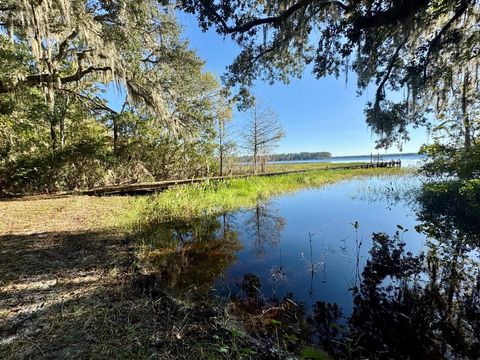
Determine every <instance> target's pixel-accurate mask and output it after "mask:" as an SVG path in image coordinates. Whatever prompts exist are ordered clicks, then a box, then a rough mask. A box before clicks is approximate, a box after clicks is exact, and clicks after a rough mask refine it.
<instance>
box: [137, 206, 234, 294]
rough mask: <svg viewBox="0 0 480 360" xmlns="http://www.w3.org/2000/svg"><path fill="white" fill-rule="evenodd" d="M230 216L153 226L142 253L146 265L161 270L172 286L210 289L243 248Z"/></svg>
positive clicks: (166, 282) (162, 278) (156, 271)
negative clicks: (147, 244)
mask: <svg viewBox="0 0 480 360" xmlns="http://www.w3.org/2000/svg"><path fill="white" fill-rule="evenodd" d="M231 220H232V219H231V217H230V216H228V215H225V216H220V217H219V218H217V217H205V218H200V219H194V220H192V221H190V222H182V223H179V222H176V223H168V224H160V225H157V226H153V229H152V230H151V231H150V232H149V236H148V238H149V246H148V247H147V248H146V250H145V251H144V252H143V256H141V258H142V260H143V262H142V264H143V266H144V267H145V268H146V269H147V270H148V271H149V272H155V273H157V274H159V275H160V282H161V283H162V284H163V285H164V286H166V287H168V288H170V289H173V290H176V291H181V292H184V291H186V290H188V289H190V288H193V287H196V288H197V289H198V290H204V291H205V292H207V291H208V290H209V289H210V287H211V285H212V283H213V282H214V280H215V279H216V278H217V277H218V276H220V275H222V274H223V273H224V272H225V271H226V270H227V269H228V267H229V266H230V265H231V264H232V263H233V261H234V260H235V259H236V256H235V254H236V253H237V252H238V251H239V250H240V249H241V248H242V245H241V243H240V241H239V239H238V234H237V232H235V231H234V230H233V228H232V225H231ZM167 244H168V245H167Z"/></svg>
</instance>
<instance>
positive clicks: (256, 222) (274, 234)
mask: <svg viewBox="0 0 480 360" xmlns="http://www.w3.org/2000/svg"><path fill="white" fill-rule="evenodd" d="M248 213H249V214H250V215H249V216H247V218H246V220H245V229H246V232H247V233H248V234H249V236H250V238H251V239H252V241H253V246H252V250H251V251H252V253H253V254H255V256H256V257H257V258H261V257H263V256H264V255H265V247H266V246H269V247H276V246H277V245H279V243H280V239H281V234H282V231H283V228H284V227H285V219H284V218H283V217H281V216H280V215H279V209H278V207H276V206H275V205H274V203H272V202H269V201H263V202H260V201H259V202H258V203H257V205H256V206H255V208H254V209H253V210H251V211H249V212H248ZM280 262H281V250H280ZM280 266H281V265H280Z"/></svg>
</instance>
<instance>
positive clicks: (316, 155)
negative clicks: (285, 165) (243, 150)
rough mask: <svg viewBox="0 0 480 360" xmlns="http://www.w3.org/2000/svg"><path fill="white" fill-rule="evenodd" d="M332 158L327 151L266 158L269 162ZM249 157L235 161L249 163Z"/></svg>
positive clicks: (276, 155)
mask: <svg viewBox="0 0 480 360" xmlns="http://www.w3.org/2000/svg"><path fill="white" fill-rule="evenodd" d="M331 156H332V154H331V153H329V152H328V151H317V152H306V151H304V152H299V153H280V154H270V155H269V156H268V160H269V161H304V160H323V159H329V158H330V157H331ZM250 160H251V156H247V155H246V156H239V157H237V161H239V162H249V161H250Z"/></svg>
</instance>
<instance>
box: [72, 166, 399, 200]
mask: <svg viewBox="0 0 480 360" xmlns="http://www.w3.org/2000/svg"><path fill="white" fill-rule="evenodd" d="M400 166H401V163H400V162H394V161H384V162H376V163H369V164H359V165H348V166H330V167H329V166H328V165H326V166H325V167H319V168H314V169H305V170H290V171H280V172H270V173H261V174H241V175H227V176H212V177H203V178H196V179H184V180H168V181H157V182H149V183H135V184H123V185H111V186H104V187H98V188H93V189H89V190H81V191H77V192H75V194H77V195H90V196H105V195H141V194H149V193H154V192H160V191H163V190H166V189H168V188H171V187H174V186H178V185H187V184H196V183H203V182H209V181H221V180H231V179H241V178H248V177H254V176H259V177H265V176H266V177H268V176H279V175H289V174H301V173H306V172H311V171H319V170H353V169H370V168H386V167H400ZM72 194H73V193H72Z"/></svg>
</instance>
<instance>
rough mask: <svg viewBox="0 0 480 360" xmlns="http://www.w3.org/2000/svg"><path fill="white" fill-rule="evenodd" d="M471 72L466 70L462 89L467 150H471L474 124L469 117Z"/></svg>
mask: <svg viewBox="0 0 480 360" xmlns="http://www.w3.org/2000/svg"><path fill="white" fill-rule="evenodd" d="M469 77H470V76H469V73H468V71H465V73H464V75H463V89H462V118H463V129H464V135H465V144H464V146H465V150H467V151H468V150H470V147H471V145H472V135H471V132H472V131H471V128H472V124H471V123H470V118H469V117H468V85H469V81H470V79H469Z"/></svg>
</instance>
